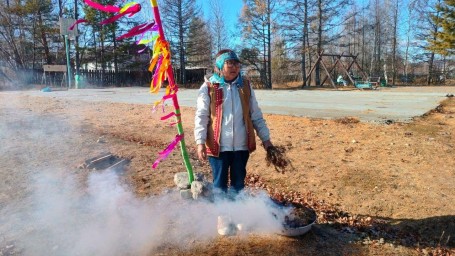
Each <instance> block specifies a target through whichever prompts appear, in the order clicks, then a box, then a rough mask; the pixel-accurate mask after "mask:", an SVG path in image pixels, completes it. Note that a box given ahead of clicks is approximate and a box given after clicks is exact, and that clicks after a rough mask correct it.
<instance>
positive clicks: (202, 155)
mask: <svg viewBox="0 0 455 256" xmlns="http://www.w3.org/2000/svg"><path fill="white" fill-rule="evenodd" d="M197 157H198V158H199V160H200V161H205V160H207V149H206V148H205V144H199V145H197Z"/></svg>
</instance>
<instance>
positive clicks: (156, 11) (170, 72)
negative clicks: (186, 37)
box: [150, 0, 194, 184]
mask: <svg viewBox="0 0 455 256" xmlns="http://www.w3.org/2000/svg"><path fill="white" fill-rule="evenodd" d="M150 2H151V4H152V9H153V16H154V18H155V24H156V25H157V26H158V36H159V37H158V40H157V43H158V41H161V42H166V38H165V36H164V31H163V25H162V23H161V17H160V12H159V9H158V4H157V0H150ZM165 45H166V46H167V47H169V44H168V43H167V42H166V43H165ZM167 50H168V51H169V54H168V55H167V56H166V57H167V58H169V59H170V49H169V48H168V49H167ZM163 57H165V56H163ZM155 72H158V71H155ZM166 75H167V79H168V83H169V85H168V86H169V96H171V97H172V102H173V104H174V108H175V118H176V125H177V132H178V136H180V137H181V139H180V142H179V143H180V150H181V152H182V157H183V162H184V164H185V167H186V171H187V173H188V181H189V184H191V183H192V182H193V180H194V175H193V168H192V167H191V163H190V160H189V157H188V152H187V150H186V145H185V138H184V137H183V135H184V133H183V125H182V118H181V114H180V106H179V103H178V99H177V89H178V88H177V85H176V84H175V81H174V71H173V70H172V64H171V62H170V60H169V65H168V66H167V70H166ZM165 97H166V96H165Z"/></svg>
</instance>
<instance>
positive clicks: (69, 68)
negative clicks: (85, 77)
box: [64, 35, 72, 89]
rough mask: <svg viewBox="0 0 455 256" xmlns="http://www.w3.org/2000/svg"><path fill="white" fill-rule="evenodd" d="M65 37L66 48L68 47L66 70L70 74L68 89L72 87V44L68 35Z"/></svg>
mask: <svg viewBox="0 0 455 256" xmlns="http://www.w3.org/2000/svg"><path fill="white" fill-rule="evenodd" d="M64 37H65V48H66V72H67V74H68V89H70V88H71V79H72V78H71V64H70V46H69V41H70V40H69V39H68V35H64Z"/></svg>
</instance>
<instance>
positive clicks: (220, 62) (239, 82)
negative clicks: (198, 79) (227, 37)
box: [209, 51, 243, 87]
mask: <svg viewBox="0 0 455 256" xmlns="http://www.w3.org/2000/svg"><path fill="white" fill-rule="evenodd" d="M227 60H236V61H238V62H240V59H239V57H237V54H235V52H233V51H229V52H225V53H223V54H221V55H220V56H218V57H217V58H216V60H215V65H216V67H217V68H218V69H219V70H220V71H221V70H223V66H224V63H225V62H226V61H227ZM209 81H210V82H211V83H214V84H220V86H224V84H225V83H226V81H225V80H224V76H220V75H219V74H217V73H214V74H213V75H212V76H211V77H210V79H209ZM233 83H234V84H235V85H236V86H237V87H242V86H243V79H242V74H241V73H239V75H238V77H237V79H235V80H234V82H233Z"/></svg>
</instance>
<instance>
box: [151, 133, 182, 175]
mask: <svg viewBox="0 0 455 256" xmlns="http://www.w3.org/2000/svg"><path fill="white" fill-rule="evenodd" d="M182 138H183V134H180V135H179V134H177V135H175V139H174V140H173V141H172V142H171V144H169V146H167V148H166V149H165V150H163V151H161V152H160V153H159V156H158V159H156V161H155V162H154V163H153V165H152V168H153V169H155V168H156V167H157V166H158V164H159V163H160V162H161V161H162V160H164V159H166V158H167V157H168V156H169V154H170V153H171V152H172V150H174V148H175V146H176V145H177V143H179V142H180V140H182Z"/></svg>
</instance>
